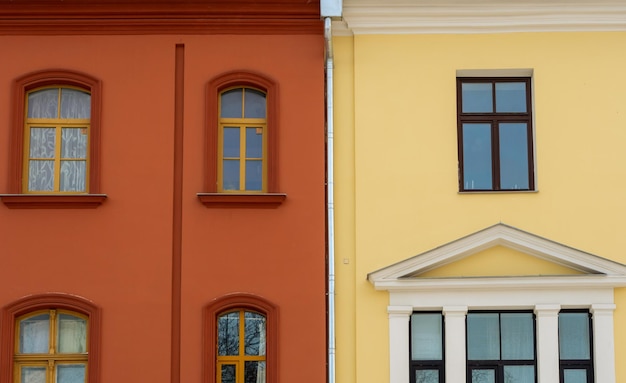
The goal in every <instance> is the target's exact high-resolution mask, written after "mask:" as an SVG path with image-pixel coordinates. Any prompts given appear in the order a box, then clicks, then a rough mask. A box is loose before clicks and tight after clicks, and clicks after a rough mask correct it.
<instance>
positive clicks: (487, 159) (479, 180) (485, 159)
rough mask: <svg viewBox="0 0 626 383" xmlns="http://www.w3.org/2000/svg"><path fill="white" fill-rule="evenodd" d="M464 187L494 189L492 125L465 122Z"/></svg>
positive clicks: (468, 188) (467, 188) (469, 188)
mask: <svg viewBox="0 0 626 383" xmlns="http://www.w3.org/2000/svg"><path fill="white" fill-rule="evenodd" d="M463 182H464V185H463V188H464V189H466V190H472V189H483V190H491V189H493V183H492V175H491V125H490V124H463Z"/></svg>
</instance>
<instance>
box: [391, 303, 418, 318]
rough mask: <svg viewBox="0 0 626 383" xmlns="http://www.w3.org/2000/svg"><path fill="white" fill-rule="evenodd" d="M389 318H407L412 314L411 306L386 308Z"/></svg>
mask: <svg viewBox="0 0 626 383" xmlns="http://www.w3.org/2000/svg"><path fill="white" fill-rule="evenodd" d="M387 313H388V314H389V316H390V317H392V316H394V317H407V318H408V317H409V316H410V315H411V314H412V313H413V306H387Z"/></svg>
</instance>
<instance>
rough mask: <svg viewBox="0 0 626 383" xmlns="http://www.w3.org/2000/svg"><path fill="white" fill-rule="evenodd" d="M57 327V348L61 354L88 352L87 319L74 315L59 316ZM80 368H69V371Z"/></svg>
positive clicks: (74, 366) (75, 366) (76, 366)
mask: <svg viewBox="0 0 626 383" xmlns="http://www.w3.org/2000/svg"><path fill="white" fill-rule="evenodd" d="M57 327H58V329H57V347H58V351H59V352H60V353H86V352H87V321H86V320H85V319H83V318H79V317H77V316H74V315H68V314H59V317H58V321H57ZM70 367H71V368H70ZM78 367H81V366H80V365H72V366H67V368H68V369H72V368H73V369H77V368H78Z"/></svg>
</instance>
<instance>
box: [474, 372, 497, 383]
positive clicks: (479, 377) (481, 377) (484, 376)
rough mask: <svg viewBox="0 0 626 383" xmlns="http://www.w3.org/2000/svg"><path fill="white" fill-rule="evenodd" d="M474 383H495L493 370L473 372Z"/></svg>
mask: <svg viewBox="0 0 626 383" xmlns="http://www.w3.org/2000/svg"><path fill="white" fill-rule="evenodd" d="M472 383H495V381H494V372H493V370H472Z"/></svg>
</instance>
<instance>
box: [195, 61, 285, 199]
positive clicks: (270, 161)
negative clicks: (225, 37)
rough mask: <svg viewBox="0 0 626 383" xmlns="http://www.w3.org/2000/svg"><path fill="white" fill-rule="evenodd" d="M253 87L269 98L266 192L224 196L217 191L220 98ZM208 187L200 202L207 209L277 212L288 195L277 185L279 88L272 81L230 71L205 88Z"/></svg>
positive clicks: (199, 196) (241, 72)
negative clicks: (235, 89) (262, 209)
mask: <svg viewBox="0 0 626 383" xmlns="http://www.w3.org/2000/svg"><path fill="white" fill-rule="evenodd" d="M235 87H250V88H254V89H258V90H260V91H262V92H264V93H265V95H266V103H267V104H266V105H267V110H266V124H267V125H266V127H267V155H266V159H267V190H266V192H260V193H249V192H241V193H232V192H228V193H224V192H219V191H218V179H217V177H218V169H217V167H218V163H217V161H218V153H219V148H218V145H219V142H218V141H219V140H218V133H219V115H220V114H219V97H220V94H221V93H222V92H223V91H224V90H227V89H229V88H235ZM206 100H207V103H206V105H207V109H206V140H205V150H204V152H205V177H204V180H205V184H204V192H201V193H197V196H198V199H199V200H200V202H202V203H203V204H204V205H205V206H207V207H260V208H268V207H269V208H275V207H278V206H279V205H281V204H282V203H283V201H285V199H286V197H287V195H286V194H285V193H281V192H280V191H279V182H278V137H279V134H280V133H279V124H278V115H279V112H280V108H279V96H278V84H277V83H276V82H275V81H274V80H272V79H271V78H269V77H267V76H264V75H261V74H258V73H255V72H250V71H240V70H239V71H231V72H226V73H223V74H221V75H219V76H216V77H215V78H213V79H212V80H211V81H209V82H208V84H207V86H206Z"/></svg>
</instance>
